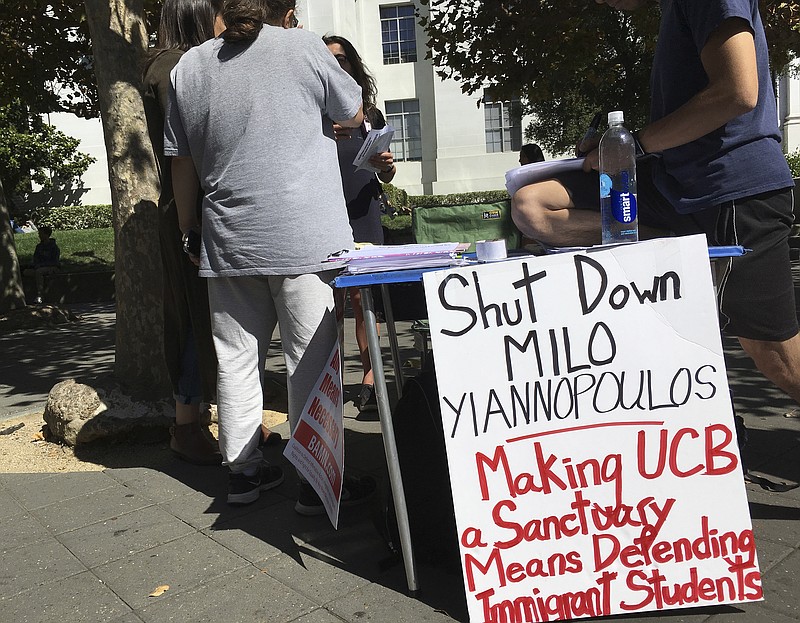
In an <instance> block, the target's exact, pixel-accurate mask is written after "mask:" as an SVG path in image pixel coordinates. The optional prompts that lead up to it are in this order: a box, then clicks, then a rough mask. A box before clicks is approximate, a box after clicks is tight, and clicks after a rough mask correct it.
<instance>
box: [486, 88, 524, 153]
mask: <svg viewBox="0 0 800 623" xmlns="http://www.w3.org/2000/svg"><path fill="white" fill-rule="evenodd" d="M483 115H484V121H485V127H486V151H487V152H488V153H490V154H491V153H495V152H499V151H519V148H520V147H522V114H521V108H520V103H519V100H511V101H506V102H492V101H487V100H486V98H484V102H483Z"/></svg>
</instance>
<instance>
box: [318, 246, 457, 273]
mask: <svg viewBox="0 0 800 623" xmlns="http://www.w3.org/2000/svg"><path fill="white" fill-rule="evenodd" d="M468 248H469V244H467V243H464V242H439V243H436V244H398V245H390V246H389V245H387V246H378V245H370V246H366V247H362V248H361V249H357V250H356V251H346V252H344V253H341V254H338V255H333V256H331V257H329V258H328V259H327V261H328V262H342V263H344V268H345V272H346V273H349V274H351V275H359V274H363V273H373V272H381V271H386V270H408V269H412V268H434V267H437V266H450V265H452V264H455V263H457V262H458V261H459V257H460V255H461V254H462V253H464V252H465V251H466V250H467V249H468Z"/></svg>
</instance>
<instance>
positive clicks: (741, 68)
mask: <svg viewBox="0 0 800 623" xmlns="http://www.w3.org/2000/svg"><path fill="white" fill-rule="evenodd" d="M700 60H701V62H702V63H703V67H704V68H705V70H706V74H708V86H706V87H705V88H704V89H703V90H702V91H700V92H699V93H697V95H695V96H694V97H693V98H692V99H690V100H689V101H688V102H686V103H685V104H684V105H683V106H681V107H680V108H678V109H677V110H676V111H675V112H673V113H671V114H669V115H667V116H666V117H664V118H663V119H659V120H658V121H656V122H654V123H652V124H650V125H648V126H647V127H646V128H644V129H643V130H641V131H640V132H639V141H640V142H641V143H642V146H643V147H644V149H645V151H647V152H659V151H663V150H665V149H669V148H671V147H677V146H679V145H684V144H686V143H689V142H691V141H693V140H696V139H698V138H700V137H701V136H705V135H706V134H708V133H709V132H713V131H714V130H716V129H717V128H719V127H721V126H723V125H725V124H726V123H728V121H730V120H731V119H734V118H736V117H738V116H739V115H742V114H744V113H746V112H749V111H751V110H752V109H753V108H755V106H756V104H757V103H758V69H757V65H756V48H755V42H754V40H753V33H752V30H751V29H750V25H749V24H748V23H747V22H746V21H745V20H743V19H740V18H729V19H726V20H724V21H723V22H722V23H721V24H720V25H719V27H718V28H717V29H716V30H715V31H714V32H713V33H711V36H710V37H709V38H708V41H707V42H706V45H705V46H704V47H703V50H702V51H701V52H700Z"/></svg>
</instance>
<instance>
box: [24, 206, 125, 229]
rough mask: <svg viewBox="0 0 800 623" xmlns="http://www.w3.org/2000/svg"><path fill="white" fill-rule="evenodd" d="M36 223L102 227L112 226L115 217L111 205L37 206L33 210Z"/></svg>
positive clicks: (87, 227) (68, 227) (54, 227)
mask: <svg viewBox="0 0 800 623" xmlns="http://www.w3.org/2000/svg"><path fill="white" fill-rule="evenodd" d="M33 222H34V223H36V225H37V226H38V225H49V226H50V227H52V228H53V229H57V230H61V231H63V230H65V229H100V228H103V227H111V226H112V225H113V219H112V216H111V206H110V205H93V206H63V207H61V208H36V209H35V210H34V211H33Z"/></svg>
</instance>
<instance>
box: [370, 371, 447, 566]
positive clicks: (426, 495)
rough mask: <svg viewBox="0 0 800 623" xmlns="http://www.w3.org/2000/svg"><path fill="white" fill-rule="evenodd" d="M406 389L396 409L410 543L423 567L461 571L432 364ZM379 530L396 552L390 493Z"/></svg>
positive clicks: (395, 535) (396, 434) (383, 509)
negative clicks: (429, 565)
mask: <svg viewBox="0 0 800 623" xmlns="http://www.w3.org/2000/svg"><path fill="white" fill-rule="evenodd" d="M428 361H429V362H430V363H428V364H426V366H425V367H424V368H423V369H422V371H421V372H420V374H419V375H418V376H416V377H412V378H410V379H408V380H407V381H406V383H405V385H403V396H402V398H400V400H399V401H398V402H397V406H396V407H395V409H394V416H393V420H394V434H395V439H396V441H397V454H398V458H399V461H400V471H401V474H402V477H403V488H404V489H405V494H406V505H407V507H408V521H409V527H410V531H411V544H412V547H413V548H414V554H415V555H416V558H417V559H418V560H420V561H422V562H425V563H428V564H431V565H435V566H441V567H442V568H444V569H446V570H448V571H452V572H459V573H460V569H461V559H460V554H459V551H458V535H457V531H456V520H455V513H454V510H453V494H452V491H451V489H450V476H449V473H448V470H447V456H446V453H445V447H444V432H443V430H442V416H441V411H440V410H439V393H438V389H437V386H436V373H435V371H434V367H433V360H432V358H430V359H429V360H428ZM379 530H380V532H381V533H382V534H383V536H384V538H385V539H386V542H387V544H388V545H389V548H390V549H391V550H392V551H393V553H395V554H398V555H399V553H400V537H399V533H398V530H397V518H396V516H395V511H394V503H393V502H392V497H391V492H390V491H388V490H387V495H386V498H385V500H384V503H383V505H382V517H381V520H380V525H379Z"/></svg>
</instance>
